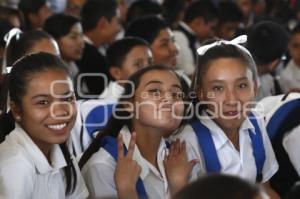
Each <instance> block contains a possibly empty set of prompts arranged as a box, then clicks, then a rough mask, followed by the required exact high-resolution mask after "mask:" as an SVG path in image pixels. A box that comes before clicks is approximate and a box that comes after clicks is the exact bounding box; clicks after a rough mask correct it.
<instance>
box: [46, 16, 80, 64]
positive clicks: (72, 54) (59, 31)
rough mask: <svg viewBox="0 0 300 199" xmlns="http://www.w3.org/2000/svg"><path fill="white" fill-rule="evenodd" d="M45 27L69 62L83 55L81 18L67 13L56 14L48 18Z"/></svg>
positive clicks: (63, 57)
mask: <svg viewBox="0 0 300 199" xmlns="http://www.w3.org/2000/svg"><path fill="white" fill-rule="evenodd" d="M43 29H44V30H45V31H46V32H47V33H49V34H50V35H51V36H52V37H53V38H54V39H55V40H56V42H57V44H58V47H59V50H60V54H61V57H62V59H63V60H65V61H66V62H67V63H69V62H71V61H75V60H79V59H81V57H82V53H83V48H84V41H83V32H82V27H81V23H80V19H79V18H77V17H75V16H72V15H67V14H54V15H52V16H50V17H49V18H48V19H46V21H45V23H44V26H43Z"/></svg>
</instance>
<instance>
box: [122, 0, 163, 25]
mask: <svg viewBox="0 0 300 199" xmlns="http://www.w3.org/2000/svg"><path fill="white" fill-rule="evenodd" d="M161 12H162V8H161V6H160V5H159V4H158V3H157V2H155V1H151V0H137V1H135V2H133V3H132V4H130V6H129V8H128V11H127V15H126V24H128V23H130V22H131V21H133V20H135V19H137V18H140V17H142V16H149V15H160V14H161Z"/></svg>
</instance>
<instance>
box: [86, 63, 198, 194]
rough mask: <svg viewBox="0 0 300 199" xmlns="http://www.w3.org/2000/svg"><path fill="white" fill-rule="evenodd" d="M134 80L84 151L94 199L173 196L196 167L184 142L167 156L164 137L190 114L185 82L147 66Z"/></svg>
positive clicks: (168, 70) (157, 67)
mask: <svg viewBox="0 0 300 199" xmlns="http://www.w3.org/2000/svg"><path fill="white" fill-rule="evenodd" d="M129 80H130V81H131V82H132V84H127V85H125V91H124V94H123V96H122V97H121V100H120V102H119V103H118V105H117V106H116V108H115V111H114V113H113V116H112V117H111V119H110V120H109V122H108V125H107V127H106V128H105V129H104V130H103V132H100V133H99V134H98V135H97V138H96V139H95V140H94V141H93V142H92V144H91V145H90V147H89V148H88V149H87V150H86V152H85V153H84V154H83V157H82V159H81V160H80V166H83V168H82V173H83V176H84V178H85V180H86V183H87V186H88V189H89V191H90V194H91V197H92V198H101V197H118V198H153V199H154V198H155V199H157V198H168V197H169V196H170V194H174V193H175V192H176V191H177V190H179V189H180V188H181V187H183V186H184V185H185V184H186V183H187V180H188V179H187V178H188V175H189V173H190V171H191V169H192V168H193V166H194V165H195V162H194V161H191V162H188V161H187V157H186V151H185V144H184V143H179V140H177V141H176V143H175V144H172V145H171V148H170V152H169V155H166V150H167V144H166V142H165V139H164V137H166V136H168V135H170V134H172V132H174V131H175V130H176V129H177V128H178V127H179V125H180V124H181V118H182V116H183V114H184V105H183V99H182V88H181V84H180V81H179V79H178V77H177V76H176V74H175V72H174V71H173V70H172V69H171V68H169V67H165V66H161V65H154V66H149V67H145V68H142V69H140V70H139V71H137V72H136V73H135V74H134V75H132V76H131V77H130V78H129ZM131 85H134V88H133V87H132V86H131ZM126 96H127V97H126ZM107 137H110V139H111V140H113V142H112V143H114V144H112V143H111V142H110V141H109V139H107ZM117 137H118V149H117V144H116V143H117V141H116V138H117ZM110 146H113V147H110ZM125 148H126V150H127V149H128V153H125V155H123V154H122V152H123V150H124V149H125ZM117 152H118V153H117ZM116 154H117V155H116Z"/></svg>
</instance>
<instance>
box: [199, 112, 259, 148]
mask: <svg viewBox="0 0 300 199" xmlns="http://www.w3.org/2000/svg"><path fill="white" fill-rule="evenodd" d="M201 116H202V117H203V116H204V117H206V118H205V119H201V122H202V124H204V125H205V126H206V127H207V128H208V129H209V130H210V133H211V134H212V136H213V137H214V138H215V140H216V142H215V147H216V149H217V150H219V149H220V148H221V147H222V146H223V145H224V144H225V143H226V142H229V141H230V140H229V138H228V137H227V136H226V134H225V133H224V131H223V130H222V129H221V128H220V127H219V126H218V125H217V124H216V123H215V122H214V121H213V120H212V119H211V118H210V117H209V116H208V115H207V113H205V112H204V111H203V112H202V115H201ZM249 129H251V130H252V132H253V133H255V128H254V126H253V125H252V123H251V122H250V120H249V118H248V117H247V118H246V119H245V121H244V122H243V123H242V126H241V127H240V129H239V133H241V132H246V133H248V132H249V131H248V130H249Z"/></svg>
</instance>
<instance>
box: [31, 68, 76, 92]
mask: <svg viewBox="0 0 300 199" xmlns="http://www.w3.org/2000/svg"><path fill="white" fill-rule="evenodd" d="M70 89H72V83H71V80H70V78H69V77H68V76H67V75H66V73H65V72H64V71H63V70H58V69H50V70H45V71H40V72H36V73H34V74H32V76H31V77H30V78H29V81H28V82H27V88H26V94H27V95H30V96H34V95H37V94H41V93H43V94H52V92H62V93H63V92H66V91H69V90H70ZM54 94H55V93H54ZM56 94H57V93H56Z"/></svg>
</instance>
